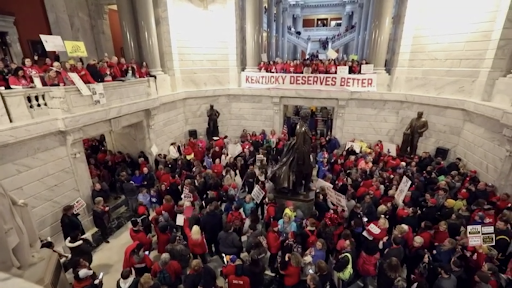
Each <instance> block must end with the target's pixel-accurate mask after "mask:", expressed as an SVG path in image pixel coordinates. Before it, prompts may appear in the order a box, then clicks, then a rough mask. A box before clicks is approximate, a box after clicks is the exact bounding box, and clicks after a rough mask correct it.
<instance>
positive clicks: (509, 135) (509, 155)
mask: <svg viewBox="0 0 512 288" xmlns="http://www.w3.org/2000/svg"><path fill="white" fill-rule="evenodd" d="M502 133H503V137H504V138H505V140H506V146H505V147H504V148H505V150H506V154H505V159H503V162H502V165H501V168H500V174H499V175H498V176H497V178H496V183H494V185H496V187H498V191H500V190H501V191H500V193H504V192H506V191H504V190H506V189H508V187H510V185H512V178H511V174H512V173H511V172H512V128H509V127H505V128H504V129H503V132H502Z"/></svg>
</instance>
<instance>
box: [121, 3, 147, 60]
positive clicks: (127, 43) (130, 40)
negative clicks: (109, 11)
mask: <svg viewBox="0 0 512 288" xmlns="http://www.w3.org/2000/svg"><path fill="white" fill-rule="evenodd" d="M116 3H117V11H118V12H119V22H120V24H121V33H122V34H123V50H124V58H126V59H127V60H128V61H130V60H131V59H137V60H140V59H141V58H140V53H139V42H138V40H137V27H136V25H135V23H136V19H135V13H134V12H133V1H132V0H117V1H116ZM134 19H135V21H134Z"/></svg>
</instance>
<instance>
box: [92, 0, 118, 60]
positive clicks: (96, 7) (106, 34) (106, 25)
mask: <svg viewBox="0 0 512 288" xmlns="http://www.w3.org/2000/svg"><path fill="white" fill-rule="evenodd" d="M87 3H88V4H89V15H90V17H91V19H90V20H91V26H92V32H93V33H92V35H93V36H94V41H95V42H96V55H98V58H99V57H100V55H104V54H107V55H109V56H113V55H114V53H115V52H114V42H113V41H112V32H111V30H110V21H109V19H108V6H107V5H104V4H103V3H101V2H100V1H96V0H88V1H87ZM89 53H90V52H89ZM116 56H119V57H120V56H121V55H116Z"/></svg>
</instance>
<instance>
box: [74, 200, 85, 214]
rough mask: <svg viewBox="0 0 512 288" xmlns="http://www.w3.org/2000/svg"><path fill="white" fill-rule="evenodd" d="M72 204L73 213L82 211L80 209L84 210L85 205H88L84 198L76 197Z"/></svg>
mask: <svg viewBox="0 0 512 288" xmlns="http://www.w3.org/2000/svg"><path fill="white" fill-rule="evenodd" d="M71 205H73V213H75V214H77V213H80V211H82V210H84V208H85V206H87V204H85V201H84V200H83V199H82V198H78V199H76V200H75V202H73V204H71Z"/></svg>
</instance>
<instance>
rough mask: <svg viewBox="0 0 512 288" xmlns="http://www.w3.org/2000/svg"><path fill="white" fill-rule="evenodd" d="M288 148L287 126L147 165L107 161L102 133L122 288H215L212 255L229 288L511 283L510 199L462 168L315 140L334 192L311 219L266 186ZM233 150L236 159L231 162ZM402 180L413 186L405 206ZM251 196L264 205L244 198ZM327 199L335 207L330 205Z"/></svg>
mask: <svg viewBox="0 0 512 288" xmlns="http://www.w3.org/2000/svg"><path fill="white" fill-rule="evenodd" d="M291 139H293V135H288V132H287V129H283V131H282V132H281V134H277V133H276V132H275V131H274V130H272V131H271V132H270V133H268V134H267V133H266V132H265V131H264V130H263V131H261V132H260V133H256V132H252V133H248V132H247V131H245V130H244V131H243V132H242V134H241V135H240V137H239V138H238V139H230V138H228V137H220V138H214V139H212V140H211V141H206V140H204V139H202V138H199V139H189V141H188V142H186V143H182V144H179V145H178V144H177V143H172V144H171V145H170V147H169V151H168V153H167V154H165V155H164V154H159V155H157V156H156V157H155V159H154V161H150V159H149V158H148V157H147V156H146V154H144V153H141V154H140V155H138V159H136V158H134V157H132V156H130V155H128V154H123V153H122V152H117V153H114V152H113V151H109V150H107V147H106V145H105V141H104V138H102V137H100V139H89V140H87V141H85V142H84V145H85V146H86V147H87V148H86V149H87V157H88V161H89V164H90V172H91V178H92V179H94V181H95V183H97V185H95V188H94V189H93V193H92V197H93V199H94V203H95V204H96V206H95V208H94V209H95V211H96V212H95V215H96V216H95V224H99V226H102V225H104V224H108V223H107V222H108V220H105V217H106V215H108V207H107V206H105V204H104V203H105V199H108V198H110V197H116V196H117V195H125V197H126V198H128V200H129V202H130V203H131V204H130V209H131V210H132V212H133V214H134V218H133V219H132V220H131V228H130V232H129V234H130V237H131V239H132V240H133V243H132V244H131V245H129V246H128V247H127V248H126V252H125V255H124V262H123V269H124V270H123V271H122V273H121V279H119V281H118V286H117V287H123V288H126V287H134V288H135V287H142V288H149V287H162V286H165V287H178V286H179V285H183V287H185V288H197V287H202V288H213V287H216V285H217V284H216V280H217V275H218V273H219V271H215V270H213V269H212V268H211V267H210V266H209V265H208V263H209V262H210V261H212V259H213V258H214V257H216V256H218V257H219V258H220V259H222V261H223V262H224V266H223V268H222V269H221V271H220V274H221V276H222V277H223V278H224V279H225V280H226V283H227V287H229V288H238V287H244V288H249V287H252V288H261V287H294V288H298V287H305V286H306V285H307V286H308V287H311V288H333V287H340V288H341V287H349V286H351V285H353V284H355V283H357V282H359V283H360V285H362V286H363V287H370V286H372V287H396V288H401V287H417V288H421V287H436V288H459V287H460V288H462V287H464V288H467V287H477V288H487V287H492V288H497V287H508V286H507V285H510V284H509V281H508V279H510V277H511V276H512V265H509V263H510V260H511V257H510V256H511V255H512V254H510V253H509V247H510V244H511V239H512V232H511V227H510V225H511V223H512V208H511V206H512V205H511V202H510V195H509V194H507V193H500V194H497V191H496V187H495V186H494V185H492V184H491V183H485V182H483V181H481V180H479V178H478V173H477V171H475V170H469V171H468V170H467V169H466V167H465V166H464V164H463V162H462V159H460V158H457V159H456V160H455V161H454V162H450V163H445V162H444V161H443V160H442V159H440V158H433V157H432V156H431V155H430V153H428V152H423V153H422V154H421V155H412V156H403V155H401V156H399V157H397V156H393V155H395V154H394V153H390V151H387V153H389V155H388V154H387V153H386V152H384V146H383V143H382V142H380V141H378V142H377V143H374V144H373V145H370V144H369V143H365V142H363V141H361V140H359V141H357V140H352V142H354V143H357V147H356V146H355V145H349V147H340V145H339V143H336V142H337V139H336V138H334V137H330V136H327V137H314V138H313V139H312V140H313V141H312V143H313V145H312V151H311V155H312V159H315V160H314V161H315V162H316V167H317V171H316V175H317V177H318V179H322V180H323V182H324V183H327V184H328V185H323V186H320V185H313V186H312V187H311V188H312V189H313V190H314V191H315V192H314V195H315V200H314V209H313V211H312V212H311V213H309V214H307V215H306V214H304V213H303V212H302V211H300V210H299V209H297V207H295V204H294V203H293V202H286V203H285V205H284V207H281V206H279V205H278V203H277V202H276V195H274V194H273V193H272V192H273V191H272V184H271V183H270V182H269V181H268V179H267V178H268V173H267V171H268V170H271V169H272V167H273V166H274V165H275V164H276V163H277V162H278V161H279V157H280V155H281V154H282V153H283V150H284V149H286V145H287V143H288V142H289V141H290V140H291ZM238 144H240V146H241V151H242V152H241V153H240V154H237V155H230V154H229V150H230V147H232V145H235V146H237V145H238ZM397 151H398V149H397ZM391 154H392V155H391ZM153 167H154V168H153ZM267 167H268V168H267ZM238 177H240V179H241V182H237V181H236V179H237V178H238ZM404 177H407V178H408V179H410V180H411V182H412V184H411V185H410V188H409V189H408V191H406V192H405V195H402V196H403V197H399V196H398V195H399V193H400V191H399V189H398V188H399V186H400V184H401V180H402V179H403V178H404ZM240 183H241V184H240ZM317 183H318V182H317ZM331 187H332V188H331ZM257 189H258V190H261V191H263V192H264V196H263V197H262V198H261V199H257V197H254V198H253V197H252V196H251V192H252V191H255V190H257ZM331 190H332V191H334V193H338V194H340V195H343V196H344V199H345V202H344V204H343V205H339V206H336V205H335V204H334V203H332V202H331V201H330V200H328V198H330V197H329V193H331V192H332V191H331ZM395 196H396V197H395ZM71 214H72V211H71V212H70V215H71ZM68 216H69V215H68ZM69 217H73V216H69ZM102 221H103V222H102ZM102 223H103V224H102ZM468 225H482V226H484V227H492V229H493V230H494V235H495V241H494V243H476V244H475V242H474V239H473V240H471V239H470V238H471V237H468V231H467V230H468ZM97 226H98V225H97ZM80 228H81V227H80V226H79V225H75V226H67V227H66V231H65V233H64V235H65V237H66V242H67V244H68V243H69V246H70V248H72V249H71V259H72V260H73V261H72V263H73V265H71V266H72V267H73V271H74V275H75V280H76V281H75V287H86V286H83V284H84V283H86V284H88V285H92V286H91V287H94V285H98V284H95V283H97V281H96V280H97V278H98V277H99V276H97V275H96V274H95V273H94V271H92V269H91V268H90V264H91V262H92V260H93V259H92V254H90V251H89V250H88V249H87V247H88V246H87V245H89V243H87V242H86V241H85V240H84V239H83V238H81V236H82V235H83V234H82V233H83V230H80ZM98 229H100V230H101V228H100V227H98ZM102 235H103V233H102ZM104 237H105V239H108V234H105V235H104ZM153 238H154V239H153ZM470 240H471V241H470ZM484 244H486V245H484ZM83 245H85V248H84V247H82V246H83ZM82 248H83V249H82ZM152 250H156V252H158V254H160V258H159V260H158V261H153V260H152V259H151V257H149V252H151V251H152ZM509 266H510V267H509Z"/></svg>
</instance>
